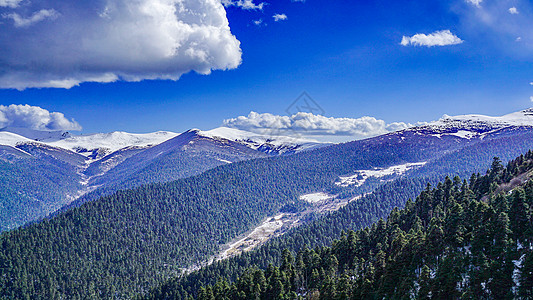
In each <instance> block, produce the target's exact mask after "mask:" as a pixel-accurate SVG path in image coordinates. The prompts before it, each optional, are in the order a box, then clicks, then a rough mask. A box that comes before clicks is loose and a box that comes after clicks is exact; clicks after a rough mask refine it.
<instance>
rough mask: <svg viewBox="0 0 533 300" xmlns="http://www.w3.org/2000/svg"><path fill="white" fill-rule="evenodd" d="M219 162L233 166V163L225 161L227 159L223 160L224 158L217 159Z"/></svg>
mask: <svg viewBox="0 0 533 300" xmlns="http://www.w3.org/2000/svg"><path fill="white" fill-rule="evenodd" d="M217 160H218V161H221V162H223V163H227V164H231V163H232V162H231V161H229V160H225V159H222V158H217Z"/></svg>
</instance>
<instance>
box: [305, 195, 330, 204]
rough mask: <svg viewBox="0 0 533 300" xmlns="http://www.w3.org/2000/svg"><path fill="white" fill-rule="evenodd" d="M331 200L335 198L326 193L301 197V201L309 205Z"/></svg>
mask: <svg viewBox="0 0 533 300" xmlns="http://www.w3.org/2000/svg"><path fill="white" fill-rule="evenodd" d="M331 198H333V197H332V196H330V195H328V194H325V193H313V194H306V195H302V196H300V200H303V201H307V202H309V203H318V202H322V201H324V200H328V199H331Z"/></svg>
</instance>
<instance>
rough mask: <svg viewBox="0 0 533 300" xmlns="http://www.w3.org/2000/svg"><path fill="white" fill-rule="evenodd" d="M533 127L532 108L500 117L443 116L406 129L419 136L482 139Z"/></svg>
mask: <svg viewBox="0 0 533 300" xmlns="http://www.w3.org/2000/svg"><path fill="white" fill-rule="evenodd" d="M532 126H533V108H529V109H526V110H522V111H519V112H515V113H511V114H507V115H504V116H501V117H489V116H484V115H461V116H454V117H451V116H448V115H444V116H443V117H442V118H441V119H440V120H438V121H435V122H430V123H428V124H426V125H422V126H418V127H414V128H412V129H407V131H410V132H414V133H419V134H433V135H435V136H442V135H453V136H457V137H461V138H466V139H471V138H483V137H485V136H487V135H490V134H496V133H498V132H502V131H505V130H509V129H519V128H528V127H532Z"/></svg>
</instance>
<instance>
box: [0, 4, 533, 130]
mask: <svg viewBox="0 0 533 300" xmlns="http://www.w3.org/2000/svg"><path fill="white" fill-rule="evenodd" d="M113 1H115V2H116V3H117V7H114V8H111V6H105V5H103V3H100V2H94V3H90V4H89V3H87V4H75V3H74V2H65V3H63V4H61V5H60V4H57V3H53V2H46V1H37V2H32V3H29V2H25V1H21V0H11V1H7V2H6V3H5V4H2V3H0V12H2V13H3V14H2V15H3V16H4V17H3V18H4V21H3V23H2V24H1V25H0V26H2V27H3V28H4V29H5V30H4V35H3V36H0V43H2V45H3V47H2V50H0V55H1V56H0V57H3V64H1V65H2V66H0V99H2V100H1V101H0V105H4V106H9V105H11V104H16V105H29V106H31V107H34V108H39V109H41V110H38V109H28V110H27V111H25V112H20V110H19V111H18V112H16V113H18V114H19V115H20V114H22V115H23V117H25V118H27V117H28V116H30V117H31V118H34V119H35V118H37V119H38V120H37V121H36V122H41V123H42V122H46V120H51V119H52V120H55V119H54V118H55V117H57V116H55V117H54V116H52V117H50V116H51V114H54V113H58V114H61V115H62V117H61V116H59V117H57V118H58V120H59V121H57V122H55V121H53V122H52V121H48V122H49V123H46V124H44V125H42V124H41V125H42V126H44V127H45V128H49V129H50V128H68V130H70V131H73V129H75V128H82V130H81V132H83V133H84V134H88V133H102V132H113V131H124V132H137V133H148V132H154V131H171V132H184V131H186V130H188V129H190V128H201V129H203V130H209V129H212V128H217V127H220V126H223V125H224V124H226V123H225V122H226V121H228V120H232V122H233V123H232V124H234V125H235V124H238V125H239V124H240V125H239V126H241V125H242V124H245V125H247V126H251V125H250V124H259V125H258V126H266V127H268V126H270V125H269V124H267V123H265V122H267V121H269V120H273V122H282V123H283V122H289V121H290V122H294V120H289V121H287V117H291V116H293V115H294V113H295V112H294V111H293V112H289V108H290V107H291V105H292V103H293V102H295V101H297V100H298V99H299V98H300V97H302V96H305V97H308V98H309V99H310V101H312V102H313V103H314V104H315V107H311V106H308V105H307V106H304V107H310V109H305V108H304V109H299V110H298V111H301V112H307V113H314V114H315V115H321V116H324V117H325V118H328V119H335V120H336V121H335V122H336V123H335V124H334V125H342V126H344V125H345V124H346V122H347V121H349V122H351V124H353V125H351V126H353V127H357V126H359V127H364V128H365V129H362V131H361V132H360V133H358V136H359V137H365V136H369V135H375V134H376V133H379V132H387V131H391V130H395V129H398V128H401V127H402V126H403V127H405V126H409V124H416V123H417V122H430V121H435V120H438V119H439V118H440V117H441V116H443V115H444V114H446V115H466V114H482V115H492V116H501V115H504V114H507V113H511V112H516V111H519V110H522V108H523V107H526V106H530V105H531V100H532V99H533V78H532V77H531V76H532V75H531V67H530V66H531V63H533V51H532V50H533V36H532V35H531V32H530V31H528V30H527V28H531V27H532V26H533V21H532V20H533V17H532V16H533V4H531V3H530V2H528V1H524V0H519V1H513V2H510V1H502V2H498V3H492V2H486V1H485V2H484V1H473V0H455V1H451V2H449V1H435V2H432V3H412V2H409V1H399V2H395V3H393V4H390V3H388V4H387V5H384V3H382V1H372V2H364V3H358V2H356V3H351V2H350V3H342V4H340V3H328V2H323V1H313V0H307V1H296V0H292V1H289V0H287V1H280V2H276V3H274V2H269V1H257V0H254V1H229V0H223V1H222V0H221V1H220V2H219V1H215V3H214V4H213V3H210V4H206V7H210V8H205V7H204V8H200V7H196V6H193V5H192V4H188V3H186V4H185V5H190V6H191V7H189V8H190V10H191V11H194V12H197V13H202V14H204V15H205V16H206V17H205V19H199V20H197V19H194V18H195V17H192V16H190V15H187V14H182V13H181V12H179V11H178V10H176V8H175V7H174V6H172V5H173V4H168V5H167V4H164V5H163V4H162V3H159V2H158V1H157V0H145V1H144V2H143V3H145V4H146V5H151V6H150V7H156V6H157V5H163V7H164V8H165V9H166V11H172V10H174V14H173V15H171V16H170V17H169V16H168V15H165V14H162V12H160V11H155V10H154V11H143V10H139V11H135V13H136V14H138V15H127V14H125V12H124V11H123V10H121V9H120V8H119V7H120V5H121V4H120V3H121V2H120V1H119V0H113ZM172 3H173V2H172ZM119 4H120V5H119ZM87 9H91V10H92V11H94V12H100V13H99V14H97V15H91V13H87V12H86V11H87ZM203 9H205V11H203ZM163 11H165V10H163ZM135 17H143V18H145V19H143V20H145V23H144V27H143V26H141V27H135V28H136V29H137V32H135V34H131V35H130V33H129V31H124V32H121V33H122V35H123V39H122V40H121V39H118V38H117V37H116V36H115V35H114V34H116V32H114V31H112V30H111V29H110V28H108V27H106V26H108V25H106V24H111V25H114V27H111V28H116V30H124V28H129V27H128V26H130V25H131V26H133V25H132V24H135V23H132V22H133V20H135V19H131V18H135ZM164 18H170V19H168V20H167V19H164ZM163 19H164V20H167V21H169V22H177V23H176V24H181V23H184V24H185V25H188V24H187V22H189V23H191V24H200V25H201V26H204V27H201V28H203V29H205V30H208V31H209V30H214V29H213V28H216V31H212V32H211V34H212V35H213V37H216V38H213V40H210V36H209V35H202V34H200V32H198V34H199V35H198V36H194V37H193V36H183V35H182V33H180V32H177V31H175V29H173V28H170V27H158V26H160V25H158V24H159V23H158V21H160V20H163ZM178 21H180V22H181V23H179V22H178ZM109 22H110V23H109ZM208 25H209V26H211V27H209V26H208ZM176 26H178V25H176ZM179 26H181V25H179ZM66 28H67V29H69V28H71V29H72V32H73V34H76V36H74V35H71V38H72V39H74V41H76V40H78V39H80V40H83V41H87V42H86V43H85V44H84V47H85V46H86V47H88V48H86V47H85V48H84V47H79V46H76V45H73V44H72V43H71V42H69V40H68V39H67V38H62V37H61V36H57V35H58V33H61V32H64V31H65V30H66ZM161 32H163V33H166V34H167V36H161V35H159V33H161ZM36 35H40V36H43V37H44V38H43V40H42V41H39V43H37V42H36V41H35V37H36ZM14 36H20V38H19V39H17V40H16V42H9V41H11V40H10V39H9V38H10V37H14ZM91 36H98V37H99V38H100V39H89V37H91ZM152 36H155V37H157V38H158V39H157V40H155V41H154V42H153V43H151V42H150V40H151V38H149V37H152ZM194 38H197V39H198V40H191V39H194ZM88 39H89V40H88ZM178 40H184V41H187V43H190V44H187V46H188V47H189V49H190V51H192V52H190V53H195V55H192V54H191V55H189V56H188V55H185V54H182V53H181V52H180V51H178V50H179V49H180V48H179V46H176V44H174V43H175V42H176V41H178ZM48 43H55V44H54V45H57V47H56V48H54V49H51V50H50V51H48V50H46V51H44V50H42V52H43V53H41V52H40V51H38V50H36V47H45V46H49V44H48ZM91 43H92V44H91ZM121 43H126V44H121ZM134 44H135V45H139V47H140V48H138V49H134V52H133V54H139V56H135V55H133V54H132V53H131V51H132V50H131V46H129V45H134ZM198 45H200V46H198ZM115 46H116V47H115ZM169 47H171V48H169ZM173 47H174V48H173ZM221 47H225V48H224V49H226V50H227V51H226V52H224V53H221V52H220V51H219V49H222V48H221ZM45 48H46V47H45ZM24 49H29V50H28V51H26V50H24ZM168 49H174V50H173V51H174V52H172V53H174V54H172V55H170V56H169V55H168V53H167V54H164V55H163V56H161V53H163V52H165V51H167V50H168ZM22 50H24V51H22ZM32 50H33V52H32ZM88 51H89V52H88ZM135 51H136V52H135ZM61 53H64V54H69V55H70V56H71V57H70V58H69V59H66V58H65V55H60V54H61ZM87 53H90V54H91V55H90V57H88V58H86V56H87V55H86V54H87ZM165 53H166V52H165ZM202 53H203V54H202ZM141 54H142V55H141ZM196 54H198V55H196ZM200 54H201V55H200ZM202 55H204V56H202ZM202 57H204V58H202ZM50 58H51V59H50ZM32 62H37V63H32ZM169 68H170V69H169ZM21 70H22V71H21ZM90 70H92V71H90ZM21 72H22V73H21ZM91 72H92V73H91ZM168 78H171V79H172V80H168ZM306 103H307V102H306ZM43 111H46V112H48V114H49V115H50V116H48V115H46V113H43ZM317 111H318V112H319V113H318V114H317V113H316V112H317ZM16 113H13V112H6V111H1V110H0V126H2V124H4V123H2V121H3V120H2V119H6V120H7V121H8V122H9V121H13V120H12V119H10V118H17V117H18V115H16ZM252 113H255V115H253V116H252ZM35 116H40V117H35ZM43 116H44V117H43ZM39 118H46V120H45V121H43V119H39ZM239 118H240V119H239ZM341 119H343V120H344V121H339V120H341ZM307 121H309V120H307ZM315 121H316V122H326V121H327V120H326V119H317V120H315ZM50 122H51V123H50ZM54 122H55V123H54ZM41 125H39V126H41ZM245 125H242V126H245ZM29 126H30V127H31V126H34V125H33V123H32V124H30V125H29ZM235 126H237V125H235ZM342 126H341V127H342ZM239 128H240V129H243V128H245V127H239ZM376 128H377V129H376ZM243 130H245V129H243ZM333 132H334V133H333V134H331V135H333V136H334V135H336V133H335V131H333ZM342 134H344V133H342Z"/></svg>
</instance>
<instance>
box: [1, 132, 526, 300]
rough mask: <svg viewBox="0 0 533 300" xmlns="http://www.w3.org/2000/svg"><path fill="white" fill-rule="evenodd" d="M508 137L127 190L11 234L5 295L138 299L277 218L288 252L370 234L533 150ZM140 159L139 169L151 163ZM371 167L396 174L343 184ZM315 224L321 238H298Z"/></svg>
mask: <svg viewBox="0 0 533 300" xmlns="http://www.w3.org/2000/svg"><path fill="white" fill-rule="evenodd" d="M508 129H509V128H507V129H505V130H502V131H500V132H499V133H494V134H493V133H490V134H487V135H486V136H485V137H484V138H483V139H481V138H479V139H466V138H462V137H457V136H453V135H447V136H434V135H432V134H427V135H425V134H420V133H416V132H413V131H403V132H396V133H390V134H387V135H384V136H379V137H375V138H371V139H367V140H361V141H354V142H350V143H345V144H338V145H331V146H328V147H322V148H319V149H315V150H310V151H301V152H298V153H295V154H293V155H278V156H271V157H266V158H260V159H252V160H244V161H239V162H236V163H231V164H230V163H222V162H220V163H221V164H220V165H219V166H218V167H215V168H212V169H209V170H207V171H205V172H202V173H199V174H198V175H195V176H191V177H187V178H183V179H179V180H176V181H170V182H167V183H154V184H146V185H142V186H140V187H137V188H135V189H129V190H123V191H118V192H115V193H113V194H109V195H107V196H105V197H102V198H99V199H96V200H95V201H90V202H88V203H84V204H83V205H80V206H79V207H76V208H73V209H70V210H67V211H64V212H62V213H60V214H58V215H56V216H54V217H53V218H49V219H46V220H44V221H42V222H39V223H35V224H31V225H28V226H26V227H24V228H19V229H17V230H12V231H9V232H5V233H3V234H2V235H1V236H0V244H2V245H3V247H1V248H0V257H2V259H1V260H0V261H3V262H9V265H2V266H0V271H1V272H2V274H0V287H1V290H0V295H1V296H2V297H6V298H19V297H22V296H23V295H27V296H30V297H37V296H40V297H44V298H55V297H56V298H57V297H59V298H90V297H99V298H109V297H122V298H126V297H133V296H135V295H136V294H137V293H146V292H147V291H148V290H150V289H151V288H154V287H156V286H158V285H159V284H160V283H162V282H165V281H166V280H167V279H170V278H175V277H176V276H179V275H180V274H182V273H183V272H184V271H185V270H191V269H194V267H195V266H197V265H198V264H200V263H203V262H209V261H210V260H211V259H214V258H216V257H218V256H219V255H220V254H221V253H224V252H225V249H226V246H228V245H229V246H231V245H233V244H235V243H236V242H238V241H240V240H243V239H244V241H246V239H247V238H248V236H249V235H248V233H247V232H249V233H253V232H257V231H259V230H254V229H257V228H258V227H261V226H262V225H263V224H265V222H266V224H273V225H276V224H278V221H279V222H281V223H283V222H284V221H286V220H289V221H290V222H289V223H285V225H286V226H284V225H283V224H281V225H282V228H280V229H281V231H280V232H279V237H278V238H279V239H273V240H272V241H273V242H274V241H278V242H279V243H278V244H277V245H282V244H283V243H281V242H280V241H284V240H285V237H290V238H291V240H290V241H296V242H295V243H292V242H291V243H288V244H286V245H289V246H291V245H294V244H298V245H300V244H302V243H304V242H305V244H310V245H312V244H311V243H312V242H313V241H314V243H315V245H324V243H327V242H328V241H330V240H331V239H333V238H335V237H336V236H338V235H339V234H340V232H342V230H348V229H360V228H361V227H362V226H366V225H368V224H370V223H371V222H375V221H377V220H378V219H379V218H380V217H385V216H386V215H387V214H388V213H390V212H391V211H392V210H393V208H394V207H403V206H404V205H405V203H406V201H407V200H408V199H409V197H414V196H416V194H417V193H419V192H420V191H421V190H423V189H424V187H425V184H426V183H427V182H435V181H436V180H439V179H442V178H444V176H446V175H448V174H452V175H461V176H468V174H471V173H472V172H484V171H485V170H486V169H487V168H488V167H489V166H490V165H491V162H492V159H493V157H494V156H499V157H501V159H502V160H503V161H508V160H510V159H511V158H513V157H516V156H518V155H519V154H520V153H525V152H527V151H528V150H529V149H531V148H533V128H529V127H527V128H526V127H524V128H522V127H521V128H515V129H516V130H508ZM503 131H505V134H503ZM175 139H176V140H174V141H173V142H172V143H169V144H168V145H167V146H168V148H171V149H172V148H173V146H174V145H177V147H176V148H175V149H178V150H176V151H177V152H174V151H171V152H170V153H181V151H186V152H188V153H190V155H192V157H194V153H211V152H202V151H204V150H205V149H207V150H211V149H218V147H214V148H213V139H212V138H208V137H203V136H201V135H199V134H198V132H196V131H191V132H187V133H184V136H183V137H182V138H181V139H180V138H179V136H178V137H176V138H175ZM170 141H171V140H170ZM191 141H192V142H193V143H192V144H191V143H190V142H191ZM233 143H235V142H232V141H230V140H227V139H224V140H221V141H220V143H219V144H217V145H219V146H220V149H223V148H228V147H226V146H228V145H229V148H231V149H233V150H235V151H237V150H239V149H244V148H239V147H244V145H242V144H239V145H240V146H237V145H234V144H233ZM163 144H166V142H165V143H163ZM232 145H233V146H232ZM205 147H207V148H205ZM164 148H165V149H166V147H164ZM246 148H247V149H250V148H248V147H246ZM151 149H153V148H150V149H147V150H144V151H149V150H151ZM161 150H164V149H161ZM161 150H159V151H157V152H156V153H155V154H157V153H159V152H161ZM250 150H253V149H250ZM144 151H143V152H144ZM143 152H139V153H138V154H136V155H135V156H137V155H141V154H142V153H143ZM215 153H216V152H215ZM225 153H227V152H225ZM234 153H238V152H234ZM254 153H256V152H254ZM261 153H262V152H261ZM262 154H263V155H266V154H265V153H262ZM135 156H132V157H130V158H128V159H127V160H125V161H124V162H126V161H129V160H131V159H133V158H134V157H135ZM161 156H165V155H164V154H162V155H161ZM203 156H204V155H203V154H202V155H201V156H199V157H203ZM214 158H215V159H216V158H217V156H214ZM212 161H214V160H212ZM131 162H132V165H137V163H141V162H142V160H140V161H135V160H131ZM407 165H408V166H409V168H407V167H406V166H407ZM150 166H153V167H154V169H153V170H159V169H160V168H158V167H157V165H152V164H151V165H150ZM398 166H403V167H398ZM147 167H148V166H145V167H143V170H144V169H146V168H147ZM391 167H394V168H391ZM396 167H397V168H396ZM148 169H149V168H148ZM148 169H147V170H148ZM407 169H409V170H407ZM112 170H113V169H112ZM369 170H387V172H377V173H378V174H380V175H383V176H374V174H376V173H371V172H365V173H364V174H366V175H368V176H367V178H366V179H365V181H364V182H363V183H362V184H348V185H340V184H336V183H338V182H340V180H341V179H340V178H341V177H348V176H353V175H357V174H361V171H369ZM390 170H400V171H398V172H396V171H390ZM404 171H405V172H404ZM148 173H150V174H153V173H152V172H148ZM384 173H385V175H384ZM370 175H372V176H370ZM341 207H343V208H341ZM339 208H340V209H339ZM272 219H273V221H272ZM322 222H325V223H322ZM291 224H293V225H294V226H293V227H291V226H292V225H291ZM320 224H328V226H319V225H320ZM298 225H299V226H298ZM276 226H277V225H276ZM261 228H265V227H261ZM308 228H309V232H310V233H309V234H306V235H296V236H293V235H291V233H292V232H303V231H306V229H308ZM284 229H286V231H285V232H284V231H283V230H284ZM315 229H319V230H315ZM300 230H301V231H300ZM264 231H267V230H266V229H265V230H264ZM306 236H309V238H306ZM268 243H269V242H266V244H265V246H266V245H269V244H268ZM225 245H226V246H225ZM259 249H260V250H261V249H265V248H259ZM268 249H271V250H272V252H269V253H271V254H275V253H279V252H280V250H279V248H276V247H274V246H272V248H268ZM252 250H253V249H252ZM252 252H253V251H252ZM249 253H251V252H249ZM262 253H265V252H262ZM243 257H244V258H250V257H251V256H243ZM231 259H237V258H231ZM223 262H224V261H220V262H217V263H216V264H213V265H212V267H213V268H215V269H216V267H217V266H222V265H223V264H224V263H223ZM209 270H213V269H209ZM234 270H235V271H236V272H237V271H238V270H240V269H239V268H234ZM187 272H188V271H187ZM95 274H97V275H95ZM178 278H179V277H178ZM204 278H205V277H204ZM212 280H216V278H214V279H213V278H212ZM175 281H176V280H174V282H175ZM201 282H202V281H201V280H197V282H196V283H197V284H199V283H201ZM184 288H185V287H184ZM187 288H188V287H187Z"/></svg>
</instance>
